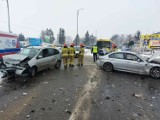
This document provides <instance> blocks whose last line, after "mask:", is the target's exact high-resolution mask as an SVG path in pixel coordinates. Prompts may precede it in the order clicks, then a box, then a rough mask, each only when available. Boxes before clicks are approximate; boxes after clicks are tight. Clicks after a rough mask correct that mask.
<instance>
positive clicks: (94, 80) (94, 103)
mask: <svg viewBox="0 0 160 120" xmlns="http://www.w3.org/2000/svg"><path fill="white" fill-rule="evenodd" d="M76 62H77V59H76ZM159 92H160V80H154V79H152V78H150V77H148V76H145V75H137V74H130V73H125V72H117V71H115V72H110V73H107V72H105V71H103V70H100V69H99V68H97V66H96V64H95V63H93V62H92V57H91V56H85V65H84V66H83V67H77V66H75V67H74V68H68V69H66V70H65V69H64V68H63V66H62V67H61V69H59V70H57V69H50V70H45V71H42V72H40V73H38V74H37V75H36V76H35V77H34V78H32V79H28V78H27V77H23V78H21V77H17V78H14V79H10V80H5V81H3V83H2V84H1V85H0V120H29V119H30V120H160V114H159V113H160V104H159V103H160V93H159Z"/></svg>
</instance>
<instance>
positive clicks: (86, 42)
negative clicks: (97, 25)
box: [84, 31, 90, 45]
mask: <svg viewBox="0 0 160 120" xmlns="http://www.w3.org/2000/svg"><path fill="white" fill-rule="evenodd" d="M84 44H85V45H89V44H90V35H89V32H88V31H87V32H86V34H85V38H84Z"/></svg>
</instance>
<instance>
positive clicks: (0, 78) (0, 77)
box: [0, 72, 4, 84]
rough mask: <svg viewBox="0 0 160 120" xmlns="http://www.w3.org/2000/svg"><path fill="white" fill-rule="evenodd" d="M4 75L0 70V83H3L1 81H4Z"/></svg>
mask: <svg viewBox="0 0 160 120" xmlns="http://www.w3.org/2000/svg"><path fill="white" fill-rule="evenodd" d="M3 75H4V74H3V73H2V72H0V84H1V83H2V81H3V78H2V77H3Z"/></svg>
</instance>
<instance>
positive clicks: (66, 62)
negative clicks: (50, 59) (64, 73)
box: [62, 44, 69, 68]
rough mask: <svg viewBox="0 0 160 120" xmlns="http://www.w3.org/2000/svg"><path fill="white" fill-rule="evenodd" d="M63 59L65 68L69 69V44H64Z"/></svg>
mask: <svg viewBox="0 0 160 120" xmlns="http://www.w3.org/2000/svg"><path fill="white" fill-rule="evenodd" d="M62 57H63V64H64V68H67V66H68V57H69V50H68V47H67V44H64V47H63V48H62Z"/></svg>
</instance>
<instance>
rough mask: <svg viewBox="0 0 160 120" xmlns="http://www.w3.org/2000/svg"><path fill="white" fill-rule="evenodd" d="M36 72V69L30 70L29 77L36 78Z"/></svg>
mask: <svg viewBox="0 0 160 120" xmlns="http://www.w3.org/2000/svg"><path fill="white" fill-rule="evenodd" d="M36 71H37V70H36V67H32V68H30V69H29V75H28V76H29V77H30V78H32V77H34V76H35V75H36Z"/></svg>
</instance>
